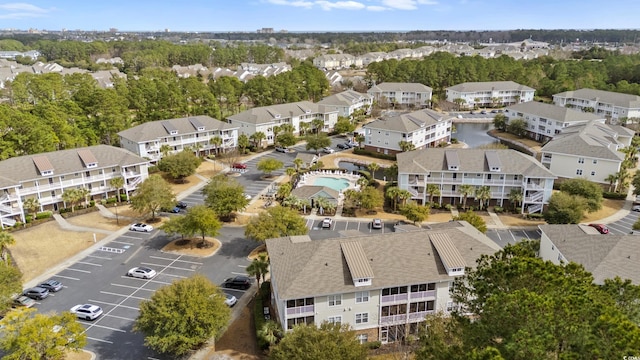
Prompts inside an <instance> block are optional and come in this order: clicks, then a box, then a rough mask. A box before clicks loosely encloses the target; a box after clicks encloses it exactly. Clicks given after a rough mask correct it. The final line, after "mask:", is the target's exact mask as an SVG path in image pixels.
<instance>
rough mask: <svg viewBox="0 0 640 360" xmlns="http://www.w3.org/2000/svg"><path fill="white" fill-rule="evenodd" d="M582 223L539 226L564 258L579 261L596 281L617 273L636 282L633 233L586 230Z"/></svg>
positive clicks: (639, 255) (639, 274)
mask: <svg viewBox="0 0 640 360" xmlns="http://www.w3.org/2000/svg"><path fill="white" fill-rule="evenodd" d="M583 226H584V225H540V226H539V228H540V230H541V231H542V232H543V233H544V234H545V235H546V236H547V237H548V238H549V239H550V240H551V242H553V244H554V245H555V246H556V247H557V248H558V250H559V251H560V252H561V253H562V255H563V256H564V257H565V258H566V259H567V260H568V261H572V262H575V263H577V264H581V265H582V266H584V268H585V269H586V270H587V271H589V272H591V274H593V278H594V281H595V282H596V283H597V284H602V283H604V280H605V279H612V278H614V277H616V276H620V277H621V278H622V279H629V280H631V281H632V282H633V283H634V284H636V285H640V261H639V260H640V247H639V246H638V236H637V235H612V234H606V235H602V234H599V233H597V232H596V234H593V233H591V232H586V231H584V230H583V228H582V227H583Z"/></svg>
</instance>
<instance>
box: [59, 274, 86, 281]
mask: <svg viewBox="0 0 640 360" xmlns="http://www.w3.org/2000/svg"><path fill="white" fill-rule="evenodd" d="M53 276H54V277H59V278H63V279H69V280H76V281H80V279H78V278H74V277H71V276H62V275H53Z"/></svg>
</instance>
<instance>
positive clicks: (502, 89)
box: [446, 81, 536, 108]
mask: <svg viewBox="0 0 640 360" xmlns="http://www.w3.org/2000/svg"><path fill="white" fill-rule="evenodd" d="M446 91H447V101H451V102H456V99H462V100H463V102H462V105H463V106H466V107H469V108H473V107H475V106H478V107H496V106H507V105H513V104H518V103H523V102H528V101H533V95H534V94H535V92H536V90H535V89H532V88H530V87H528V86H525V85H520V84H518V83H515V82H513V81H487V82H466V83H462V84H457V85H454V86H451V87H448V88H447V89H446Z"/></svg>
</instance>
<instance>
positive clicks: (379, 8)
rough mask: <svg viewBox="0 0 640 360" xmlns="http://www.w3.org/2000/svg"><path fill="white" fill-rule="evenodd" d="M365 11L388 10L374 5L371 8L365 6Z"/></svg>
mask: <svg viewBox="0 0 640 360" xmlns="http://www.w3.org/2000/svg"><path fill="white" fill-rule="evenodd" d="M367 10H369V11H386V10H389V9H387V8H386V7H384V6H375V5H373V6H367Z"/></svg>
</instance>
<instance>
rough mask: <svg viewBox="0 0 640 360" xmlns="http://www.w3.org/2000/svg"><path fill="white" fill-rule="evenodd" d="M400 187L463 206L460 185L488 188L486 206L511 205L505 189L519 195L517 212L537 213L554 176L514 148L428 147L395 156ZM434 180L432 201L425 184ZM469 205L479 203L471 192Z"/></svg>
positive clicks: (419, 196)
mask: <svg viewBox="0 0 640 360" xmlns="http://www.w3.org/2000/svg"><path fill="white" fill-rule="evenodd" d="M397 162H398V187H399V188H400V189H402V190H408V191H409V192H410V193H411V194H412V199H413V200H416V201H418V202H419V203H422V204H425V203H426V202H427V201H429V200H431V201H436V202H439V203H440V204H452V205H454V204H461V203H462V201H463V195H462V194H461V193H460V188H461V186H462V185H471V186H473V187H474V188H475V189H478V188H479V187H481V186H488V187H489V188H490V191H491V200H490V201H489V204H490V205H497V206H507V205H508V206H514V205H516V204H510V203H509V193H510V192H511V191H512V190H513V189H515V190H517V191H520V192H521V193H522V202H521V203H520V204H517V205H519V207H520V211H521V212H523V213H525V212H527V213H541V212H542V211H543V209H544V206H545V205H547V204H548V201H549V198H550V197H551V193H552V191H553V182H554V180H555V179H556V176H555V175H554V174H553V173H552V172H551V171H549V170H548V169H547V168H545V167H544V166H542V164H540V163H539V162H538V161H537V160H536V159H534V158H533V157H531V156H529V155H525V154H523V153H520V152H518V151H515V150H485V149H442V148H429V149H423V150H416V151H410V152H404V153H400V154H398V155H397ZM431 184H434V185H436V186H437V187H438V190H439V191H440V196H438V197H436V198H434V199H430V194H429V193H428V192H427V187H428V186H429V185H431ZM467 205H473V206H477V205H478V202H477V199H476V198H475V195H469V196H468V197H467Z"/></svg>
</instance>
